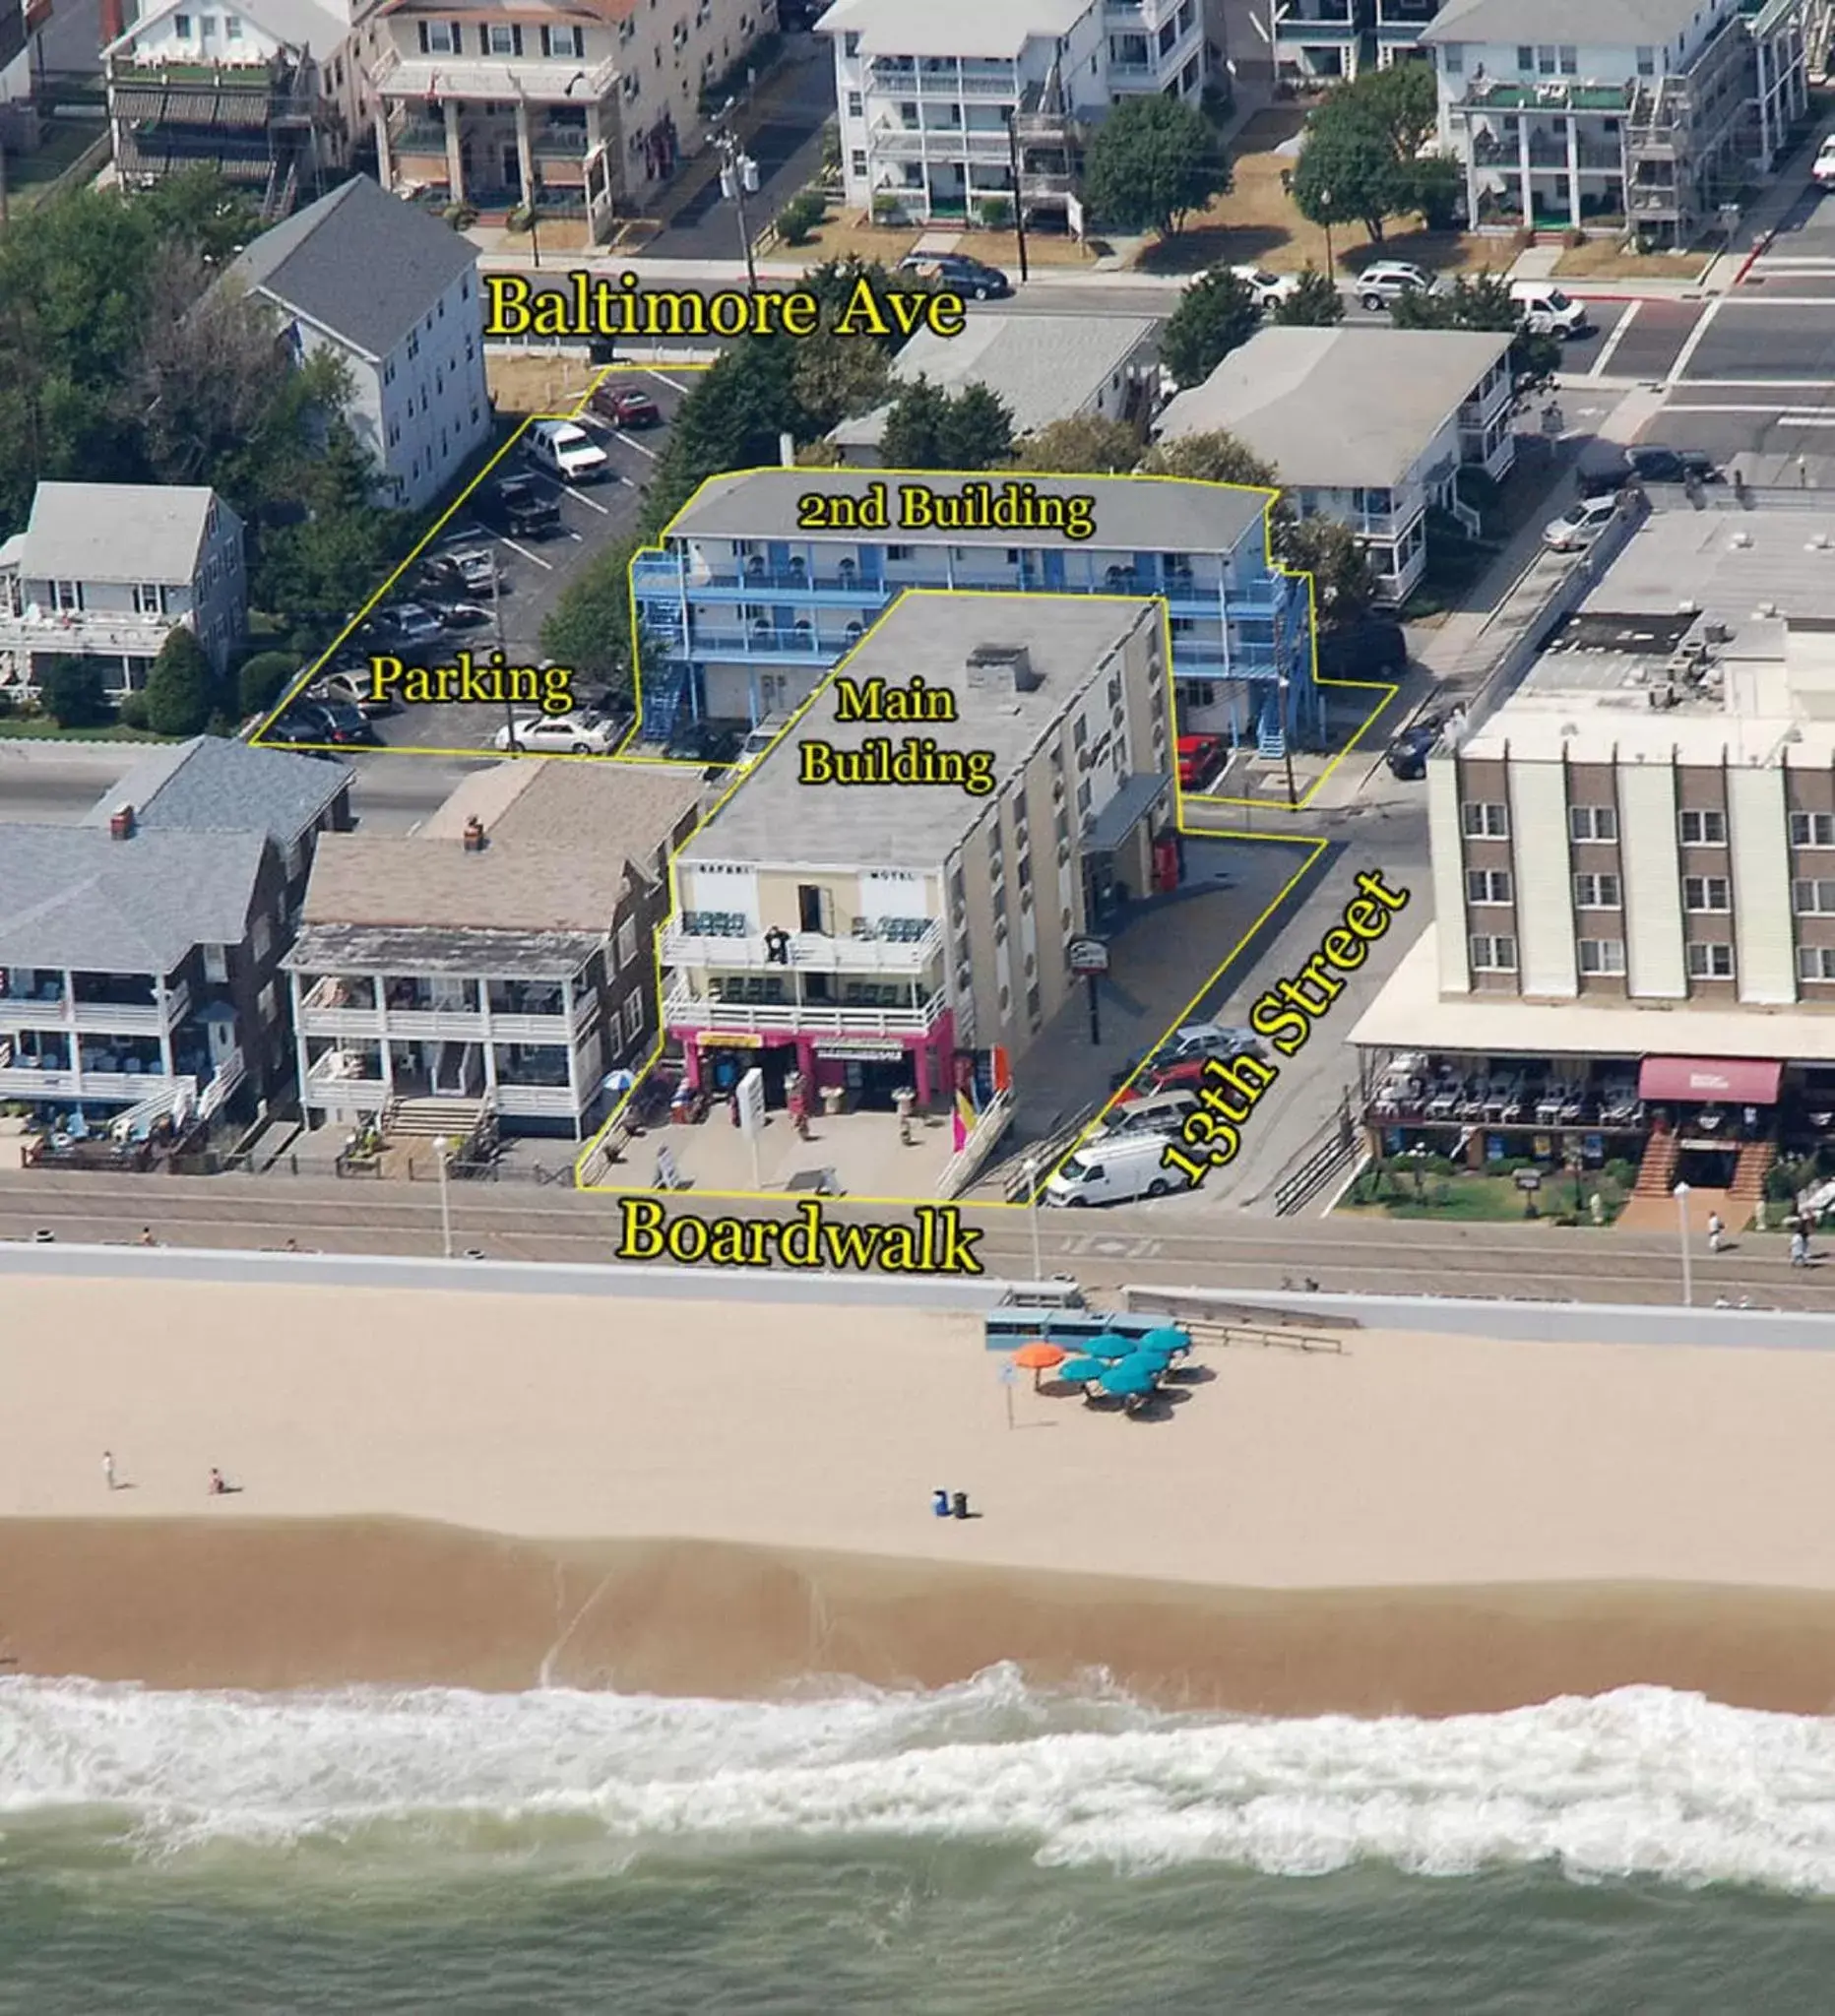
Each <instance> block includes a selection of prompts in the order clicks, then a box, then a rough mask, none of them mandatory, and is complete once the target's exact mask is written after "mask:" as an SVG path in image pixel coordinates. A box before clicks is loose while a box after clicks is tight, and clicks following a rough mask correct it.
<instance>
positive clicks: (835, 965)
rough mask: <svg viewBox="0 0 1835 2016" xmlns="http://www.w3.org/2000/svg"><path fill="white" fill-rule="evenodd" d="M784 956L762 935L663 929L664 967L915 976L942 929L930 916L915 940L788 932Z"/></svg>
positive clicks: (933, 952)
mask: <svg viewBox="0 0 1835 2016" xmlns="http://www.w3.org/2000/svg"><path fill="white" fill-rule="evenodd" d="M784 949H785V951H786V953H787V954H788V955H789V956H788V958H786V959H784V960H774V959H773V958H772V957H771V952H770V948H769V947H768V946H767V944H766V942H765V939H764V937H763V935H762V934H756V935H753V936H749V937H731V938H728V937H724V936H722V935H720V934H718V933H714V932H690V931H687V930H685V929H684V928H683V927H682V926H681V925H680V924H675V923H671V924H670V925H669V926H668V927H667V928H666V929H665V930H664V933H663V963H664V966H678V967H679V966H687V967H694V968H696V969H702V970H706V971H710V972H714V973H722V972H734V973H785V972H792V971H799V970H800V971H802V972H807V973H857V974H911V975H916V974H920V973H922V971H923V970H924V968H925V967H926V966H928V965H929V964H930V962H931V961H932V960H933V959H935V958H937V957H938V956H939V955H940V954H941V952H942V950H943V927H942V925H941V924H939V923H937V922H935V921H934V920H932V922H931V924H930V927H929V929H928V930H926V931H925V932H924V934H923V936H922V937H921V938H855V937H852V936H849V937H843V936H839V935H836V936H831V935H830V934H828V933H827V932H824V931H792V932H791V933H790V934H789V942H788V944H787V945H786V946H785V948H784Z"/></svg>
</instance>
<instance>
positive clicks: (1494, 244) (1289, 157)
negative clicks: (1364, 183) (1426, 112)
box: [1135, 105, 1516, 276]
mask: <svg viewBox="0 0 1835 2016" xmlns="http://www.w3.org/2000/svg"><path fill="white" fill-rule="evenodd" d="M1305 123H1306V114H1305V111H1304V109H1303V108H1301V107H1299V106H1297V105H1279V106H1275V107H1272V108H1271V109H1270V110H1268V111H1265V112H1257V113H1256V115H1255V116H1254V118H1252V119H1251V120H1250V121H1249V122H1248V124H1247V125H1246V126H1244V127H1243V129H1242V131H1241V132H1240V133H1239V134H1238V135H1237V136H1236V142H1235V146H1234V150H1233V151H1232V154H1231V176H1232V187H1231V190H1230V193H1229V194H1228V195H1227V196H1218V197H1213V198H1212V200H1211V202H1210V203H1209V204H1208V205H1207V206H1206V208H1205V209H1204V210H1203V211H1201V212H1199V213H1197V214H1196V215H1194V216H1192V217H1190V218H1188V219H1187V220H1186V221H1185V228H1184V229H1183V230H1182V231H1181V232H1180V233H1179V234H1178V236H1177V237H1176V238H1163V239H1157V240H1154V239H1150V240H1149V241H1148V243H1147V245H1146V246H1145V248H1144V249H1143V250H1142V252H1141V253H1140V255H1139V257H1138V259H1137V260H1136V261H1135V264H1136V265H1137V266H1138V267H1139V268H1140V269H1141V271H1142V272H1145V273H1196V272H1199V271H1201V270H1202V269H1203V268H1205V267H1209V266H1246V265H1248V264H1249V263H1250V262H1251V261H1253V262H1254V263H1255V264H1256V265H1258V266H1267V267H1271V268H1272V269H1273V270H1274V271H1276V272H1277V273H1297V272H1298V271H1299V270H1300V268H1301V267H1305V266H1316V267H1317V268H1318V269H1319V270H1320V271H1321V272H1323V271H1324V270H1325V263H1326V261H1325V233H1324V232H1323V231H1322V230H1321V229H1320V228H1319V226H1318V225H1317V224H1312V223H1308V222H1307V221H1306V220H1305V219H1304V218H1303V217H1301V216H1300V214H1299V212H1298V211H1297V210H1296V209H1295V208H1294V200H1293V198H1292V197H1291V196H1289V195H1288V193H1287V191H1286V189H1285V188H1284V187H1283V186H1282V181H1281V177H1282V176H1283V175H1284V174H1292V173H1293V170H1294V162H1295V159H1296V158H1297V157H1296V155H1295V154H1294V153H1293V152H1288V153H1285V154H1283V153H1280V152H1277V150H1279V149H1280V148H1282V147H1283V146H1284V145H1285V144H1287V143H1290V142H1292V141H1293V140H1294V139H1295V137H1296V136H1297V134H1298V132H1299V130H1300V128H1301V127H1302V126H1303V125H1304V124H1305ZM1332 254H1333V260H1334V263H1335V265H1336V267H1337V270H1338V272H1339V274H1340V275H1341V276H1344V275H1349V274H1354V273H1356V272H1358V271H1360V269H1361V268H1362V267H1365V266H1367V265H1368V264H1369V263H1370V261H1371V260H1372V259H1412V260H1414V261H1416V262H1417V263H1418V264H1419V265H1422V266H1426V267H1431V268H1432V269H1433V270H1434V271H1436V272H1440V273H1474V272H1477V271H1479V270H1480V269H1481V268H1483V267H1487V266H1489V267H1494V268H1495V269H1496V270H1497V271H1498V272H1499V273H1501V272H1502V271H1503V269H1504V268H1505V267H1507V266H1508V265H1509V264H1510V262H1511V260H1512V259H1513V258H1514V257H1515V256H1516V254H1515V251H1514V249H1513V248H1512V246H1511V245H1510V243H1509V241H1508V239H1502V238H1481V237H1476V236H1472V237H1467V236H1462V235H1461V234H1460V233H1459V232H1457V231H1407V230H1392V231H1391V232H1390V233H1389V235H1388V236H1387V237H1386V238H1385V239H1384V240H1383V242H1382V243H1381V244H1380V245H1373V244H1371V243H1370V242H1369V241H1368V239H1367V238H1366V236H1365V234H1364V231H1363V227H1362V225H1361V224H1334V225H1333V227H1332Z"/></svg>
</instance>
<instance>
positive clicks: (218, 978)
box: [204, 945, 229, 986]
mask: <svg viewBox="0 0 1835 2016" xmlns="http://www.w3.org/2000/svg"><path fill="white" fill-rule="evenodd" d="M204 977H205V978H206V979H207V980H210V981H212V982H213V983H214V984H215V985H217V986H221V985H222V984H223V982H224V981H225V980H227V979H228V977H229V953H228V950H227V948H226V947H225V946H221V945H207V946H205V948H204Z"/></svg>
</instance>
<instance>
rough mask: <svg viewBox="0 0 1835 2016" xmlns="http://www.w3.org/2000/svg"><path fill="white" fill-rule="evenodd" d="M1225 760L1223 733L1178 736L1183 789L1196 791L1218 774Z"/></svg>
mask: <svg viewBox="0 0 1835 2016" xmlns="http://www.w3.org/2000/svg"><path fill="white" fill-rule="evenodd" d="M1223 760H1224V738H1223V736H1222V735H1180V736H1179V738H1178V784H1179V788H1180V789H1181V790H1187V791H1195V790H1198V789H1200V788H1202V787H1203V786H1204V785H1206V784H1208V783H1209V782H1210V780H1211V779H1212V778H1213V777H1215V776H1216V775H1217V769H1218V765H1219V764H1221V763H1222V762H1223Z"/></svg>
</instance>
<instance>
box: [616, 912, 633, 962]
mask: <svg viewBox="0 0 1835 2016" xmlns="http://www.w3.org/2000/svg"><path fill="white" fill-rule="evenodd" d="M636 957H637V919H636V918H635V917H626V918H625V920H624V921H623V923H621V924H620V925H619V926H618V945H617V960H618V964H619V966H620V967H626V966H629V965H630V963H631V961H632V960H634V959H635V958H636Z"/></svg>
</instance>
